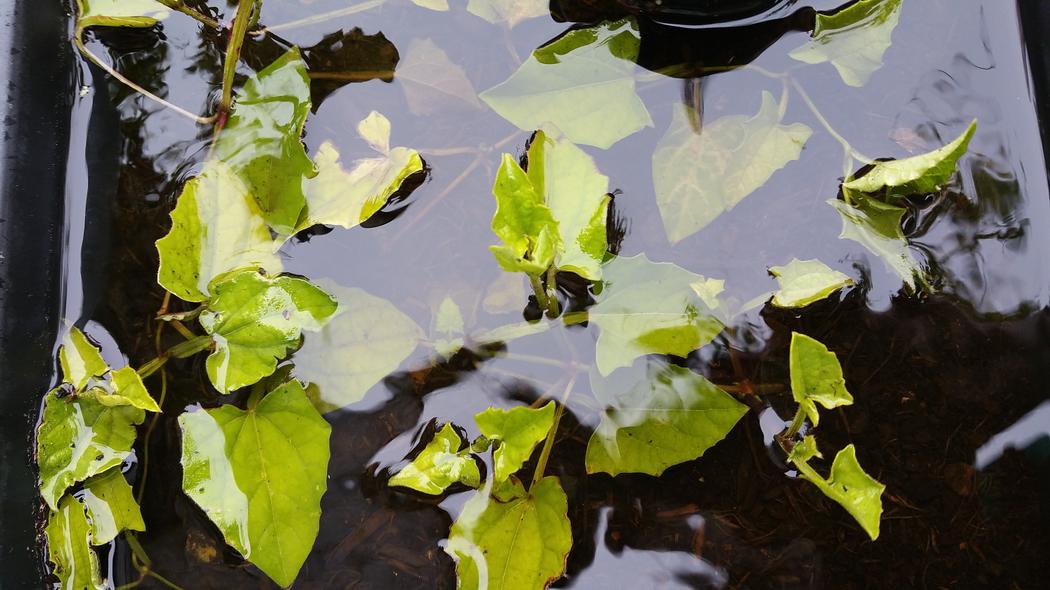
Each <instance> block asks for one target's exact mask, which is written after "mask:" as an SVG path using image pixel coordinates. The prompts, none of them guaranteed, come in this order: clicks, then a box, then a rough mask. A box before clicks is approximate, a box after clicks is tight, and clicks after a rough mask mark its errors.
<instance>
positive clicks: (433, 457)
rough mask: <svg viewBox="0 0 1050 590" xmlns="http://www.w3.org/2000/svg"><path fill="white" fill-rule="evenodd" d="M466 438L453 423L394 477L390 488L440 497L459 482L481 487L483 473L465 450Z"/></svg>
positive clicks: (435, 436) (440, 432)
mask: <svg viewBox="0 0 1050 590" xmlns="http://www.w3.org/2000/svg"><path fill="white" fill-rule="evenodd" d="M462 447H463V439H461V438H460V437H459V434H457V433H456V429H455V428H453V427H452V424H445V427H444V428H442V429H441V430H440V431H438V433H437V434H435V435H434V440H432V441H430V442H429V443H427V446H426V447H424V448H423V451H422V452H420V453H419V455H417V456H416V458H415V459H413V460H412V462H411V463H409V464H408V465H405V466H404V467H402V468H401V471H398V472H397V473H396V474H394V475H393V476H392V477H391V478H390V481H389V485H392V486H401V487H405V488H411V489H413V490H416V491H418V492H423V493H424V494H432V495H438V494H441V493H442V492H444V491H445V490H446V489H448V487H449V486H451V485H452V484H456V483H461V484H463V485H466V486H469V487H472V488H476V487H478V486H479V485H481V472H480V471H478V464H477V462H475V461H474V458H473V457H472V456H471V454H470V448H469V447H468V448H465V449H464V448H462Z"/></svg>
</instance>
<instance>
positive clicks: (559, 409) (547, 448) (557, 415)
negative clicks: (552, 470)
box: [529, 375, 576, 490]
mask: <svg viewBox="0 0 1050 590" xmlns="http://www.w3.org/2000/svg"><path fill="white" fill-rule="evenodd" d="M575 385H576V376H575V375H573V376H572V378H571V379H569V383H568V385H566V386H565V393H563V394H562V396H561V403H557V402H555V408H554V422H552V423H551V429H550V430H549V431H548V432H547V440H546V441H544V443H543V450H542V451H540V458H539V460H538V461H537V462H536V470H535V471H533V472H532V485H530V486H529V489H530V490H531V489H532V486H534V485H536V484H537V483H539V481H540V480H541V479H543V472H544V471H546V470H547V461H548V460H549V459H550V457H551V448H553V447H554V439H555V438H557V437H558V424H560V423H561V415H562V414H564V413H565V402H566V401H568V399H569V394H570V393H572V388H573V387H575Z"/></svg>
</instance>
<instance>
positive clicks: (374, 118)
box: [357, 111, 390, 154]
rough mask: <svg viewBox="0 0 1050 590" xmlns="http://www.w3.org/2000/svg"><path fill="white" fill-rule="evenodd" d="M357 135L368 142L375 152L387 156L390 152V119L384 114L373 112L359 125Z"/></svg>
mask: <svg viewBox="0 0 1050 590" xmlns="http://www.w3.org/2000/svg"><path fill="white" fill-rule="evenodd" d="M357 134H358V135H360V136H361V139H364V140H365V141H367V142H368V145H370V146H372V149H374V150H375V151H377V152H379V153H381V154H386V153H388V152H390V119H387V118H386V116H385V115H383V113H380V112H379V111H372V112H371V113H368V116H367V117H365V118H364V119H362V120H361V122H360V123H358V124H357Z"/></svg>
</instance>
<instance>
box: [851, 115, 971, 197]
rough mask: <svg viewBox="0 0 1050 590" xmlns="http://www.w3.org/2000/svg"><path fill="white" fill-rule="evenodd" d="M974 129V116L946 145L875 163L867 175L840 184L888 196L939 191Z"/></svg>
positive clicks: (967, 145) (962, 152)
mask: <svg viewBox="0 0 1050 590" xmlns="http://www.w3.org/2000/svg"><path fill="white" fill-rule="evenodd" d="M976 131H977V119H974V120H973V122H972V123H970V126H969V127H967V128H966V131H964V132H963V134H962V135H960V136H959V137H957V138H955V140H953V141H952V142H951V143H949V144H948V145H946V146H944V147H942V148H940V149H937V150H934V151H932V152H928V153H925V154H920V155H918V156H913V157H911V158H905V159H903V160H891V161H889V162H876V163H875V167H874V168H872V169H871V171H869V172H868V173H867V174H865V175H864V176H861V177H860V178H856V179H853V180H850V181H849V182H846V183H844V184H843V186H844V187H845V188H847V189H849V190H854V191H860V192H862V193H873V192H876V191H880V190H882V189H884V188H888V189H889V194H890V195H917V194H923V193H931V192H933V191H936V190H939V189H940V188H941V186H942V185H943V184H944V183H946V182H948V180H949V179H950V178H951V177H952V174H954V173H955V165H956V164H957V163H958V162H959V158H961V157H962V155H963V154H965V153H966V150H967V148H969V146H970V139H972V138H973V134H974V133H975V132H976Z"/></svg>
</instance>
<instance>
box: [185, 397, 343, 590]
mask: <svg viewBox="0 0 1050 590" xmlns="http://www.w3.org/2000/svg"><path fill="white" fill-rule="evenodd" d="M179 426H180V428H181V429H182V489H183V491H185V492H186V494H187V495H188V496H189V497H190V498H192V499H193V501H194V502H196V503H197V505H198V506H200V507H201V508H202V509H203V510H204V512H205V514H207V515H208V518H210V519H211V521H212V522H214V523H215V525H216V526H217V527H218V528H219V530H220V531H221V532H222V534H223V537H224V538H225V539H226V542H227V543H229V544H230V546H232V547H233V548H234V549H236V550H237V551H238V552H240V553H241V555H243V556H244V557H245V559H247V560H248V561H251V562H252V563H253V564H255V565H256V566H258V567H259V569H261V570H262V571H263V572H265V573H266V575H268V576H270V577H271V578H272V579H273V580H274V581H275V582H277V583H278V584H279V585H280V586H282V587H288V586H290V585H291V584H292V582H294V581H295V578H296V576H297V575H298V573H299V569H300V568H301V567H302V565H303V562H304V561H305V560H306V556H307V555H308V554H309V553H310V550H311V548H313V544H314V540H315V539H316V537H317V531H318V528H319V523H320V518H321V497H322V496H323V495H324V493H325V490H326V489H327V479H328V460H329V437H330V435H331V430H332V429H331V426H329V425H328V423H327V422H326V421H325V420H324V418H322V417H321V415H320V414H318V413H317V410H315V409H314V407H313V406H312V405H311V404H310V400H308V399H307V397H306V393H305V392H304V391H303V387H302V385H300V384H299V383H297V382H295V381H292V382H289V383H286V384H284V385H282V386H280V387H278V388H277V389H275V390H274V391H272V392H271V393H269V394H268V395H266V396H265V397H263V398H262V401H260V402H259V403H258V405H257V406H255V407H253V408H249V409H248V410H241V409H239V408H237V407H235V406H232V405H224V406H221V407H219V408H215V409H213V410H198V411H196V412H189V413H186V414H183V415H181V416H179Z"/></svg>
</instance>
